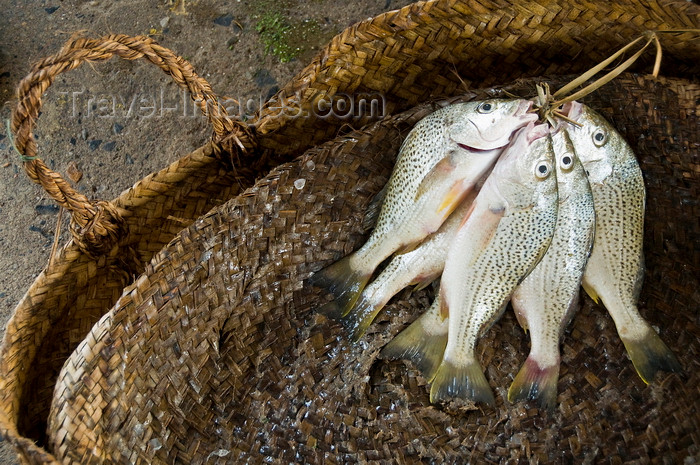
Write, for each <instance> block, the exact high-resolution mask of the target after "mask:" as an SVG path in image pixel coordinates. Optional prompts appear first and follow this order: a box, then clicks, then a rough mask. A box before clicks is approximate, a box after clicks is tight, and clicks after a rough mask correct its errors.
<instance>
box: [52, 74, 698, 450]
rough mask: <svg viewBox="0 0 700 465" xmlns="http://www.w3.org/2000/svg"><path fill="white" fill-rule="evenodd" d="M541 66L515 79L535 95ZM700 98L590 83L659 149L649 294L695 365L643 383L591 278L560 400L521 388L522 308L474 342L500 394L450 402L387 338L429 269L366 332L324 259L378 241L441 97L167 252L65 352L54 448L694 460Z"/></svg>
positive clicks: (208, 220) (657, 85)
mask: <svg viewBox="0 0 700 465" xmlns="http://www.w3.org/2000/svg"><path fill="white" fill-rule="evenodd" d="M564 82H566V81H565V80H560V81H557V82H552V85H553V88H557V87H559V86H561V85H562V84H563V83H564ZM534 84H535V81H533V80H529V81H520V82H518V83H516V84H515V85H514V86H510V87H509V90H510V91H511V92H513V93H516V94H520V95H524V94H525V93H528V94H530V95H531V94H532V92H534ZM496 94H497V93H496ZM493 95H494V92H493V91H478V92H473V93H471V94H469V95H468V96H465V97H462V98H461V99H462V100H465V99H477V98H486V97H487V96H493ZM698 97H700V88H699V87H698V85H697V84H695V83H691V82H688V81H682V80H676V79H673V80H672V79H658V80H656V79H654V78H651V77H646V76H634V75H623V77H621V78H619V79H617V80H615V81H613V82H612V83H610V84H608V85H606V86H605V87H603V88H601V89H600V90H599V91H597V92H596V93H595V94H592V95H591V96H589V97H587V98H586V99H585V100H584V102H585V103H586V104H588V105H589V106H591V107H592V108H594V109H595V110H597V111H599V112H600V113H602V115H603V116H604V117H605V118H606V119H607V120H608V121H610V122H611V123H612V124H613V126H615V128H616V129H617V130H618V131H619V132H620V133H621V134H622V135H623V136H624V137H625V138H626V140H628V141H629V142H630V144H631V146H632V148H633V149H634V151H635V153H636V154H638V157H639V161H640V164H641V166H642V169H643V170H644V173H645V178H646V185H647V192H648V204H647V217H646V220H647V223H646V234H645V256H646V260H647V270H648V271H647V274H646V280H645V284H644V287H643V291H642V296H641V301H640V307H641V313H642V314H643V316H644V317H645V318H646V319H647V320H648V321H650V322H651V323H652V324H654V325H656V326H658V328H659V330H660V332H661V337H662V338H663V339H664V340H665V341H667V342H668V344H669V347H670V348H671V349H672V350H673V351H674V353H676V354H677V355H678V356H679V359H680V361H681V364H682V365H683V367H684V370H685V375H683V376H680V375H677V374H665V373H661V374H660V375H659V376H657V378H656V379H655V380H654V383H653V384H651V385H649V386H646V385H645V384H644V383H643V382H642V381H641V380H640V379H639V377H638V376H637V374H636V372H635V371H634V368H633V367H632V364H631V362H630V361H629V360H628V359H627V357H626V356H625V351H624V347H623V346H622V343H621V342H620V341H619V338H618V337H617V334H616V330H615V326H614V324H613V322H612V320H611V319H610V318H609V316H608V315H607V312H606V311H605V310H604V309H603V308H601V307H598V306H596V305H595V304H593V303H592V301H591V300H590V299H588V298H584V299H582V301H583V308H582V310H581V311H580V312H579V313H578V314H577V316H576V318H575V319H574V321H573V323H572V325H571V327H570V329H569V330H568V331H567V333H566V334H565V336H564V338H563V347H562V368H561V376H560V381H559V386H558V387H559V396H558V407H557V410H556V411H555V412H554V413H552V414H551V415H546V414H544V413H543V412H541V411H540V410H538V409H536V408H532V407H531V406H529V405H527V404H515V405H513V404H509V403H508V402H506V401H504V399H505V395H506V389H507V387H508V385H509V384H510V381H511V380H512V377H513V376H514V374H515V373H516V372H517V370H518V368H519V366H520V364H521V363H522V361H523V360H524V359H525V357H526V356H527V352H528V343H527V338H526V337H525V336H524V335H523V333H522V330H520V329H519V327H518V325H517V322H516V321H515V318H513V317H512V315H510V314H508V315H507V316H506V317H504V318H503V319H502V320H501V321H500V322H498V323H497V324H496V326H495V327H494V328H493V329H492V330H491V331H490V332H489V333H488V334H487V335H486V336H485V337H484V338H483V339H482V340H481V341H480V343H479V345H478V347H477V353H478V357H479V361H480V363H481V365H482V366H483V367H485V369H486V373H487V377H488V379H489V382H490V384H491V385H492V386H493V387H494V388H495V393H496V398H497V400H496V404H497V405H496V407H495V408H493V409H491V408H483V409H481V410H473V409H472V408H471V407H470V406H465V405H462V406H454V405H438V406H436V405H431V404H430V403H429V398H428V384H427V382H426V380H425V379H423V378H421V377H420V375H419V374H418V372H417V371H416V370H415V369H414V368H413V367H412V366H411V365H410V364H406V363H404V362H400V361H399V362H387V361H383V360H379V359H378V358H377V355H378V353H379V351H380V349H381V348H382V347H383V346H384V345H385V344H386V343H387V342H388V341H389V340H390V339H391V338H392V337H393V336H394V335H395V334H397V333H398V332H399V331H400V330H401V329H402V328H404V327H405V326H406V325H407V324H409V323H410V322H411V321H412V320H413V319H415V318H416V317H417V315H418V314H419V313H420V312H421V311H423V310H425V309H427V307H428V305H429V303H430V300H431V298H432V295H431V291H430V290H429V289H425V290H423V291H420V292H416V293H414V294H410V293H408V292H402V293H400V294H399V295H398V296H397V297H396V298H395V299H394V300H392V301H391V303H390V304H389V305H388V306H387V308H386V310H385V311H384V313H383V314H382V315H381V316H380V317H379V318H378V320H377V322H376V323H375V324H373V325H372V326H371V327H370V329H369V331H368V334H367V335H366V336H365V338H364V339H363V340H362V341H361V342H360V343H351V342H350V341H349V340H348V338H347V336H346V335H345V333H344V331H343V329H342V328H341V327H340V326H339V325H338V324H337V323H335V322H333V321H329V320H327V319H326V318H325V317H323V316H321V315H319V314H317V313H316V312H315V309H316V308H318V306H319V305H320V304H322V303H323V302H324V301H326V299H327V296H324V295H320V294H319V291H318V290H317V289H315V288H312V287H310V286H308V285H305V280H306V279H307V278H308V277H309V276H310V275H311V274H312V273H313V272H315V271H317V270H319V269H321V268H322V267H323V266H325V265H327V264H329V263H332V262H333V261H335V260H337V259H338V258H340V257H342V256H344V255H346V254H348V253H349V252H351V251H352V250H354V249H355V248H357V247H359V246H360V245H361V244H362V243H363V242H364V241H365V240H366V238H367V234H368V230H369V228H368V225H367V222H366V221H364V217H365V212H366V209H367V207H368V205H369V204H370V202H371V200H372V199H373V197H374V195H375V194H376V193H377V192H378V191H379V190H380V189H381V188H382V187H383V186H384V184H385V183H386V181H387V179H388V177H389V175H390V173H391V169H392V166H393V160H394V157H395V156H396V154H397V152H398V149H399V146H400V143H401V141H402V138H403V137H405V135H406V134H407V133H408V131H409V130H410V128H411V127H412V125H413V124H414V123H415V122H416V121H418V120H419V119H420V118H422V117H424V116H425V115H426V114H428V112H430V111H431V110H432V109H434V108H436V106H435V105H422V106H419V107H416V108H414V109H412V110H410V111H407V112H405V113H403V114H400V115H398V116H396V117H393V118H390V119H388V120H386V121H383V122H380V123H376V124H374V125H372V126H370V127H368V128H367V129H366V130H363V131H358V132H353V133H350V134H347V135H345V136H343V137H340V138H338V139H337V140H335V141H331V142H328V143H326V144H323V145H321V146H319V147H316V148H314V149H311V150H309V151H308V152H306V153H305V154H304V155H303V156H302V157H300V158H299V159H298V160H296V161H294V162H292V163H288V164H284V165H281V166H280V167H279V168H277V169H275V170H273V171H272V172H271V173H270V175H269V176H267V177H265V178H264V179H262V180H261V181H260V182H258V183H257V184H256V185H255V186H254V187H253V188H251V189H249V190H248V191H246V192H245V193H244V194H242V195H240V196H238V197H236V198H235V199H232V200H231V201H229V202H228V203H227V204H225V205H224V206H222V207H219V208H217V209H215V210H213V211H212V212H211V213H210V214H208V215H206V216H203V217H201V218H200V219H199V220H197V221H196V222H195V223H194V224H193V225H192V226H191V227H189V228H187V229H185V230H183V231H182V232H181V233H180V234H179V235H178V236H177V237H176V238H175V239H174V240H173V241H172V242H171V243H170V244H169V245H168V246H167V247H166V248H164V249H163V250H162V251H161V252H159V253H158V254H156V255H155V256H154V259H153V260H152V262H151V264H150V265H148V267H147V271H146V273H144V274H143V275H141V277H139V278H138V279H137V280H136V282H135V283H134V284H133V285H132V286H130V287H129V288H127V289H126V290H125V293H124V294H123V295H122V297H121V298H120V299H119V301H118V303H117V304H116V305H115V307H114V308H113V309H112V310H110V311H109V312H108V313H107V314H106V315H105V316H104V317H103V318H102V319H101V321H100V322H99V323H98V324H97V325H96V326H95V327H94V328H93V329H92V330H91V332H90V333H89V335H88V337H87V338H86V340H85V341H84V342H83V343H82V344H81V345H80V346H79V347H78V349H77V350H76V351H75V352H74V353H73V354H72V355H71V356H70V358H69V359H68V361H67V363H66V365H65V366H64V369H63V371H62V372H61V375H60V376H59V379H58V381H57V387H56V391H55V398H54V401H53V404H52V408H51V414H50V418H49V428H48V434H49V439H50V442H49V449H50V451H51V452H52V453H53V454H55V456H56V458H57V459H59V460H60V461H61V462H63V463H100V462H103V463H205V462H206V463H239V462H245V461H248V462H255V463H257V462H262V461H271V462H274V463H278V462H279V463H290V462H291V463H357V462H360V463H362V462H365V461H376V463H412V462H416V461H418V460H419V459H427V460H429V461H431V460H433V461H439V462H441V461H447V462H459V461H470V462H473V463H484V462H486V461H490V462H493V463H505V462H508V463H518V462H520V463H533V462H534V463H536V462H540V463H572V462H581V461H583V460H588V461H596V460H606V461H610V462H611V463H638V462H639V461H642V462H652V463H683V460H685V459H686V458H687V457H694V456H696V455H697V454H700V449H698V444H700V438H699V437H698V434H699V433H698V431H699V430H700V424H699V420H698V419H699V415H698V408H700V400H699V399H700V370H698V368H700V367H699V366H698V364H699V362H698V360H700V358H699V356H700V327H699V326H698V322H697V289H698V285H699V284H700V283H698V276H700V273H699V272H700V250H699V249H698V244H700V241H698V237H700V229H699V228H700V225H698V224H697V222H696V221H694V219H695V218H698V217H699V216H700V205H698V203H697V202H696V199H697V198H698V194H700V178H699V177H698V172H697V169H696V168H695V167H696V166H697V164H698V161H699V157H700V155H699V154H698V147H699V144H700V140H699V139H698V137H699V135H698V131H697V127H698V119H697V99H698ZM445 103H446V102H445V101H441V102H438V104H436V105H444V104H445Z"/></svg>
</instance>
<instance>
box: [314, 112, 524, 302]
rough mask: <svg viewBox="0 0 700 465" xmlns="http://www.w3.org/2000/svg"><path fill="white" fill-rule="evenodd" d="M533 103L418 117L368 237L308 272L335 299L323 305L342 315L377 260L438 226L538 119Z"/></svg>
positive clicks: (409, 245)
mask: <svg viewBox="0 0 700 465" xmlns="http://www.w3.org/2000/svg"><path fill="white" fill-rule="evenodd" d="M531 106H532V103H531V102H529V101H526V100H497V99H496V100H487V101H482V102H468V103H460V104H455V105H450V106H447V107H445V108H443V109H440V110H438V111H436V112H434V113H432V114H431V115H429V116H427V117H425V118H423V119H422V120H421V121H420V122H418V124H416V126H415V127H414V128H413V130H412V131H411V132H410V133H409V135H408V136H407V138H406V140H405V141H404V144H403V146H402V147H401V150H400V153H399V157H398V160H397V163H396V166H395V168H394V171H393V173H392V175H391V178H390V179H389V183H388V187H387V191H386V195H385V198H384V203H383V204H382V209H381V211H380V213H379V217H378V220H377V225H376V227H375V228H374V230H373V232H372V234H371V235H370V238H369V239H368V240H367V242H366V243H365V244H364V245H363V246H362V247H361V248H360V249H359V250H357V251H355V252H354V253H352V254H350V255H348V256H347V257H345V258H343V259H341V260H339V261H338V262H336V263H334V264H332V265H331V266H329V267H326V268H324V269H323V270H320V271H318V272H317V273H315V274H314V275H313V276H312V277H311V280H310V282H311V284H313V285H316V286H319V287H322V288H325V289H327V290H328V291H329V292H330V293H331V294H333V296H334V299H335V302H333V303H331V304H329V305H327V306H325V307H323V308H321V309H320V311H321V312H322V313H335V312H337V311H340V314H341V315H346V314H347V313H348V312H349V311H350V310H351V309H352V307H353V305H354V304H355V302H356V301H357V299H358V297H359V296H360V293H361V292H362V290H363V289H364V288H365V286H366V285H367V282H368V281H369V279H370V277H371V276H372V274H373V273H374V270H375V269H376V268H377V266H378V265H379V264H380V263H381V262H382V261H384V260H385V259H386V258H388V257H389V256H391V255H392V254H393V253H394V252H396V251H397V250H402V251H408V250H410V249H411V248H414V247H415V246H416V245H417V244H419V243H420V242H421V241H423V240H424V239H425V237H426V236H428V235H429V234H431V233H433V232H435V231H437V230H438V228H439V227H440V225H441V224H442V223H443V222H444V221H445V219H446V218H447V217H448V216H449V215H450V213H452V211H453V210H454V209H455V208H456V206H457V205H458V204H459V203H460V202H461V201H462V200H463V199H464V197H465V196H466V195H467V194H468V193H469V191H470V190H471V189H472V188H473V186H474V183H475V182H476V181H477V180H479V179H480V178H481V177H482V176H483V175H484V174H485V173H486V171H487V170H488V169H490V168H491V166H492V165H493V164H494V163H495V161H496V159H497V158H498V156H499V155H500V154H501V152H502V151H503V148H504V147H505V146H506V145H507V144H508V142H509V141H510V139H511V136H512V134H513V133H514V132H515V131H516V130H517V129H518V128H520V127H522V126H525V125H526V124H528V123H529V122H532V121H534V120H536V119H537V116H536V115H535V114H534V113H528V111H529V110H530V108H531ZM424 182H425V184H423V183H424ZM421 184H423V187H422V188H421Z"/></svg>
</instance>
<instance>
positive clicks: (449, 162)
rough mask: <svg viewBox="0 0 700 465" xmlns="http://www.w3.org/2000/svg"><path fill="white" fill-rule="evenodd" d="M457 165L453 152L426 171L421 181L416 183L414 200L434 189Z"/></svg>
mask: <svg viewBox="0 0 700 465" xmlns="http://www.w3.org/2000/svg"><path fill="white" fill-rule="evenodd" d="M456 166H457V159H456V155H455V154H454V153H451V154H450V155H448V156H446V157H445V158H443V159H442V160H440V161H439V162H437V164H436V165H435V166H433V169H431V170H430V171H428V174H426V175H425V177H424V178H423V180H422V181H421V183H420V184H419V185H418V190H417V191H416V198H415V200H416V201H418V199H420V198H421V197H422V196H423V195H425V194H426V193H427V192H431V191H433V190H434V188H435V186H436V185H438V184H439V183H442V182H444V181H445V176H447V174H449V173H450V172H452V171H453V170H454V169H455V167H456Z"/></svg>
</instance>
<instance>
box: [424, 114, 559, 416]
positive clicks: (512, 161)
mask: <svg viewBox="0 0 700 465" xmlns="http://www.w3.org/2000/svg"><path fill="white" fill-rule="evenodd" d="M556 217H557V186H556V174H555V172H554V168H553V149H552V141H551V138H550V136H549V129H548V127H547V126H546V125H536V126H535V125H529V126H528V127H527V128H525V129H523V130H521V131H519V132H518V134H517V135H516V136H515V139H514V141H513V142H512V144H511V145H510V146H509V147H508V148H507V149H506V150H505V152H504V154H503V156H502V157H501V158H500V159H499V160H498V162H497V163H496V166H495V167H494V168H493V172H492V173H491V175H490V176H489V177H488V179H487V180H486V182H485V183H484V186H483V188H482V189H481V191H480V192H479V195H478V196H477V197H476V199H475V200H474V203H473V204H472V211H471V213H470V214H469V215H468V216H467V217H466V218H465V222H464V223H463V225H462V226H461V228H460V229H459V231H458V232H457V236H456V237H455V239H454V241H453V243H452V247H451V248H450V251H449V253H448V258H447V261H446V262H445V269H444V271H443V274H442V279H441V283H440V299H441V308H440V310H441V313H442V315H443V317H448V316H449V323H448V338H447V345H446V346H445V352H444V354H443V356H442V361H441V363H440V365H439V366H438V368H437V370H436V372H435V376H434V378H433V380H432V386H431V389H430V400H431V402H437V401H445V400H451V399H466V400H471V401H473V402H484V403H488V404H493V403H494V397H493V393H492V391H491V388H490V387H489V385H488V382H487V381H486V377H485V376H484V373H483V371H482V370H481V367H480V365H479V363H478V361H477V360H476V355H475V346H476V341H477V339H478V337H479V336H480V335H481V334H482V333H483V332H484V331H485V330H486V329H488V327H489V326H490V325H491V324H492V323H493V322H494V321H495V320H496V319H497V318H498V317H499V316H500V315H501V313H502V312H503V309H504V308H505V306H506V304H507V303H508V300H509V298H510V296H511V294H512V293H513V291H514V290H515V287H516V286H517V285H518V283H519V282H520V281H521V280H522V279H523V278H524V277H525V276H526V275H527V274H528V273H529V272H530V271H531V270H532V269H533V268H534V266H535V265H536V264H537V262H538V261H539V260H540V259H541V257H542V256H543V255H544V253H545V251H546V250H547V247H548V246H549V243H550V241H551V239H552V235H553V233H554V227H555V224H556Z"/></svg>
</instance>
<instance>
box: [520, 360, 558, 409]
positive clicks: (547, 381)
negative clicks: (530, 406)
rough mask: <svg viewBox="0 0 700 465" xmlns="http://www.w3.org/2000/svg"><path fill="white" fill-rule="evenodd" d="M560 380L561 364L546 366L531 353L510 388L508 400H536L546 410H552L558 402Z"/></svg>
mask: <svg viewBox="0 0 700 465" xmlns="http://www.w3.org/2000/svg"><path fill="white" fill-rule="evenodd" d="M558 381H559V364H556V365H552V366H549V367H546V368H540V365H539V364H538V363H537V362H536V361H535V359H533V358H532V355H530V356H529V357H528V358H527V360H525V363H523V366H522V367H520V371H519V372H518V374H517V375H516V376H515V379H514V380H513V382H512V383H511V385H510V388H509V389H508V400H509V401H510V402H518V401H521V400H534V401H536V402H537V404H538V405H539V406H540V407H541V408H543V409H546V410H552V409H553V408H554V406H555V405H556V403H557V383H558Z"/></svg>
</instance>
